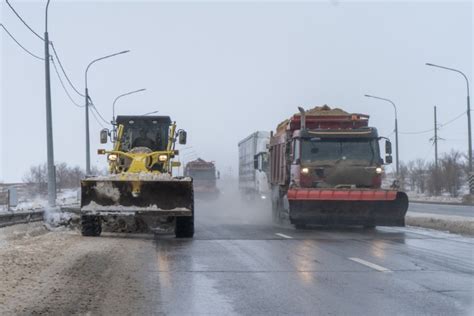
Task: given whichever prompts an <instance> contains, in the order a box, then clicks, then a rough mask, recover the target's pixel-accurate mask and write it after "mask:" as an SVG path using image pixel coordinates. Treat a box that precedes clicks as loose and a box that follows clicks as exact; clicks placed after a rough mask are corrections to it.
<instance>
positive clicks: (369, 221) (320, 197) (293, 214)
mask: <svg viewBox="0 0 474 316" xmlns="http://www.w3.org/2000/svg"><path fill="white" fill-rule="evenodd" d="M288 202H289V207H290V221H291V223H292V224H296V225H298V224H303V225H306V224H309V225H363V226H405V214H406V212H407V210H408V197H407V195H406V194H405V193H404V192H399V191H395V190H372V189H365V190H363V189H357V190H349V189H346V190H343V189H290V190H289V191H288Z"/></svg>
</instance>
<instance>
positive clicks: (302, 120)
mask: <svg viewBox="0 0 474 316" xmlns="http://www.w3.org/2000/svg"><path fill="white" fill-rule="evenodd" d="M298 110H299V111H300V114H301V129H302V130H305V129H306V111H305V110H304V109H303V108H302V107H300V106H299V107H298Z"/></svg>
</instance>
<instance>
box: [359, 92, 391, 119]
mask: <svg viewBox="0 0 474 316" xmlns="http://www.w3.org/2000/svg"><path fill="white" fill-rule="evenodd" d="M364 96H366V97H367V98H374V99H379V100H382V101H386V102H389V103H390V104H392V106H393V110H394V111H395V119H397V118H398V113H397V112H398V111H397V106H396V105H395V103H394V102H393V101H392V100H390V99H385V98H381V97H377V96H374V95H370V94H366V95H364Z"/></svg>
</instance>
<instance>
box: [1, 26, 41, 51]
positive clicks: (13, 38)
mask: <svg viewBox="0 0 474 316" xmlns="http://www.w3.org/2000/svg"><path fill="white" fill-rule="evenodd" d="M0 26H1V27H2V28H3V29H4V30H5V32H7V34H8V35H9V36H10V37H11V39H12V40H13V41H15V43H16V44H17V45H18V46H20V47H21V48H22V49H23V50H24V51H25V52H27V53H28V54H30V55H31V56H33V57H34V58H37V59H41V60H44V58H42V57H39V56H38V55H35V54H33V53H32V52H30V51H29V50H28V49H26V48H25V46H23V45H21V44H20V42H19V41H17V39H16V38H15V37H14V36H13V35H12V34H11V33H10V32H9V31H8V30H7V28H6V27H5V25H3V24H2V23H0Z"/></svg>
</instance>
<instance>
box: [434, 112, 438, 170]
mask: <svg viewBox="0 0 474 316" xmlns="http://www.w3.org/2000/svg"><path fill="white" fill-rule="evenodd" d="M434 116H435V117H434V118H435V137H434V144H435V167H436V170H438V119H437V116H436V105H435V107H434Z"/></svg>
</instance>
